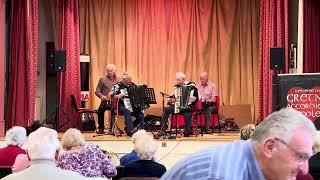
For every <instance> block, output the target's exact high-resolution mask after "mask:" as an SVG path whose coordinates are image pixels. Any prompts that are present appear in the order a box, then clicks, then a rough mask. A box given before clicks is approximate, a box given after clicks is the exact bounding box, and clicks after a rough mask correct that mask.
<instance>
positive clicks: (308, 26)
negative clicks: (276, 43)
mask: <svg viewBox="0 0 320 180" xmlns="http://www.w3.org/2000/svg"><path fill="white" fill-rule="evenodd" d="M303 72H305V73H315V72H320V2H319V1H318V0H304V1H303Z"/></svg>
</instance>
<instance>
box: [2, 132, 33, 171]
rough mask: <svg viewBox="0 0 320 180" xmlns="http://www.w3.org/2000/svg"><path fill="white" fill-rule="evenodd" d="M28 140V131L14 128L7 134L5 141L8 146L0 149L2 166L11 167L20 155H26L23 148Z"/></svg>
mask: <svg viewBox="0 0 320 180" xmlns="http://www.w3.org/2000/svg"><path fill="white" fill-rule="evenodd" d="M26 139H27V133H26V129H25V128H24V127H20V126H14V127H12V128H11V129H9V130H8V131H7V132H6V137H5V141H6V144H7V146H6V147H4V148H1V149H0V166H8V167H11V166H12V165H13V164H14V161H15V159H16V157H17V155H18V154H25V153H26V151H25V150H23V149H21V146H22V145H23V144H24V143H25V141H26Z"/></svg>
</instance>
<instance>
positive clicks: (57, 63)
mask: <svg viewBox="0 0 320 180" xmlns="http://www.w3.org/2000/svg"><path fill="white" fill-rule="evenodd" d="M53 59H54V64H53V70H54V72H55V73H56V76H57V81H56V95H57V96H56V97H57V98H56V104H55V105H54V106H53V107H52V108H51V110H50V113H49V114H48V115H47V117H46V119H45V120H44V121H43V122H42V125H44V124H45V123H47V122H48V120H49V119H50V118H52V117H54V118H55V123H54V128H55V129H56V130H57V131H58V130H59V129H60V128H62V127H63V126H64V125H66V124H67V123H69V122H71V119H70V118H69V117H68V115H67V113H66V112H65V110H63V108H62V107H61V105H60V81H61V77H62V73H64V72H65V71H66V51H65V50H55V51H54V52H53ZM60 111H61V112H62V114H63V115H64V117H66V118H67V121H66V122H65V123H63V124H61V125H60V124H59V118H60V116H59V112H60Z"/></svg>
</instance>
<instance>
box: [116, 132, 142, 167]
mask: <svg viewBox="0 0 320 180" xmlns="http://www.w3.org/2000/svg"><path fill="white" fill-rule="evenodd" d="M146 135H148V134H147V132H146V131H145V130H143V129H142V130H139V131H137V132H135V133H134V134H133V135H132V138H131V142H132V143H133V145H135V143H136V141H137V140H138V139H140V138H143V137H145V136H146ZM136 160H139V157H138V155H137V152H136V151H135V150H134V149H133V150H132V151H131V152H130V153H129V154H126V155H124V156H122V157H121V158H120V165H121V166H125V165H127V164H128V163H129V162H131V161H136Z"/></svg>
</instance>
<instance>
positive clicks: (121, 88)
mask: <svg viewBox="0 0 320 180" xmlns="http://www.w3.org/2000/svg"><path fill="white" fill-rule="evenodd" d="M131 79H132V78H131V76H130V75H129V74H128V73H127V72H124V73H123V75H122V81H121V82H118V83H117V84H115V85H114V86H113V87H112V90H111V92H110V93H109V94H113V95H114V97H115V98H118V99H119V102H118V111H119V113H120V114H123V116H124V120H125V124H126V127H125V129H124V130H125V131H126V133H127V135H128V136H132V134H133V133H135V132H136V131H137V130H138V129H137V128H138V126H139V125H140V123H141V122H142V121H143V118H144V114H143V112H142V111H141V109H135V108H134V107H132V106H131V102H130V99H129V97H128V88H131V87H134V86H136V84H134V83H133V82H132V81H131ZM125 102H126V103H125ZM132 116H134V117H135V118H136V120H135V121H134V122H133V121H132Z"/></svg>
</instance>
